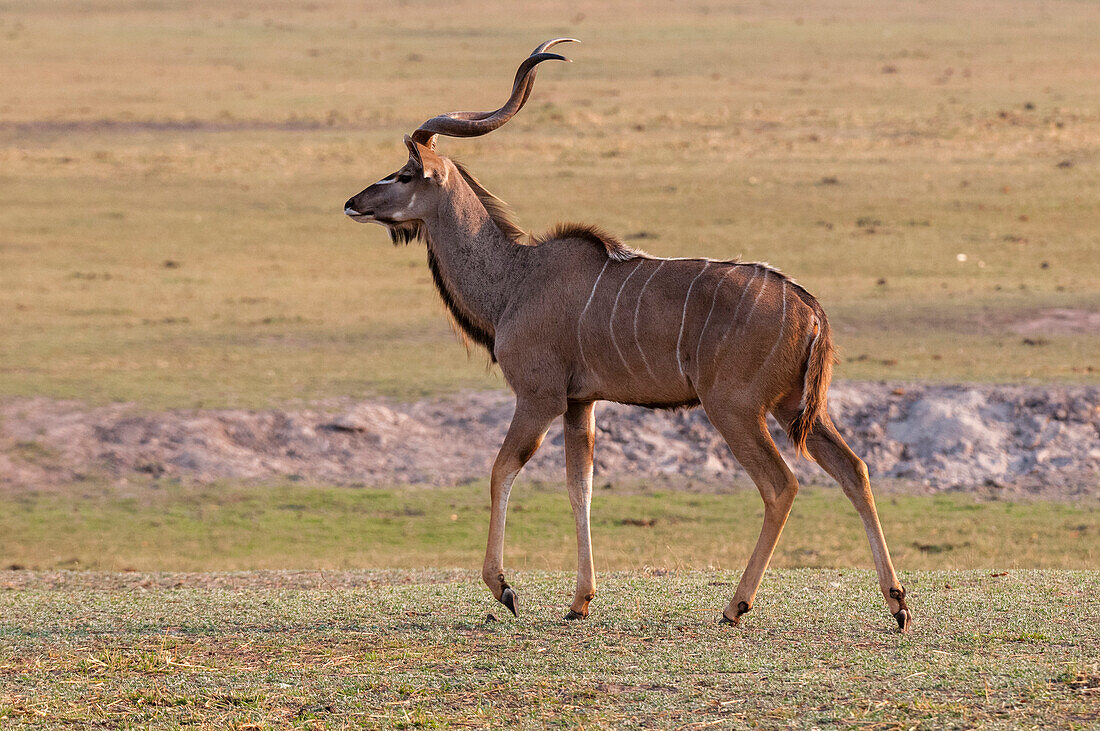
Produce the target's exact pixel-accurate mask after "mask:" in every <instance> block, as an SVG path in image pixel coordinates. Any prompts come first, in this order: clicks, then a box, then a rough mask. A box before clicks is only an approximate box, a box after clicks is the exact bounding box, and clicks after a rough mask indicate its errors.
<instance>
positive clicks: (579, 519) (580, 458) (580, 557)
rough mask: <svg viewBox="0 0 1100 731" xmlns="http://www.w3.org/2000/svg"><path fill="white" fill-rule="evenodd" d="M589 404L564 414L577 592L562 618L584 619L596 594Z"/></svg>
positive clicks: (592, 442) (574, 406)
mask: <svg viewBox="0 0 1100 731" xmlns="http://www.w3.org/2000/svg"><path fill="white" fill-rule="evenodd" d="M593 411H594V409H593V404H592V403H591V402H588V403H577V402H571V403H570V404H569V408H568V409H567V410H566V412H565V419H564V421H565V479H566V483H567V487H568V489H569V502H570V504H571V505H572V506H573V519H574V520H575V521H576V524H577V591H576V593H575V594H574V595H573V604H572V605H571V606H570V608H569V614H567V615H565V618H566V619H584V618H585V617H587V616H588V603H589V602H590V601H592V597H593V596H595V594H596V571H595V569H594V568H593V567H592V536H591V533H590V531H589V508H590V506H591V504H592V451H593V449H594V447H595V443H596V420H595V417H594V415H593Z"/></svg>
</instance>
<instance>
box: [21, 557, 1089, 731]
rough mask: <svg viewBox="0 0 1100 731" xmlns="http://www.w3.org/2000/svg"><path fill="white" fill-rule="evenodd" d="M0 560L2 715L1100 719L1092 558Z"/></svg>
mask: <svg viewBox="0 0 1100 731" xmlns="http://www.w3.org/2000/svg"><path fill="white" fill-rule="evenodd" d="M514 578H515V580H516V583H517V585H518V586H519V587H520V590H521V592H522V594H521V597H522V601H523V604H522V613H521V615H520V618H519V619H518V620H513V619H511V618H510V617H505V618H504V619H503V620H502V621H497V622H487V621H485V617H486V614H487V612H488V611H494V612H496V611H497V610H498V609H499V607H498V606H496V605H494V604H493V603H492V600H491V598H490V597H488V595H487V593H486V592H485V591H484V590H483V589H482V588H481V587H480V585H479V583H478V580H477V577H476V575H475V573H474V572H470V573H467V574H460V575H456V574H454V573H453V572H449V573H446V572H419V573H401V572H351V573H334V574H322V573H316V574H311V575H303V574H289V573H278V572H275V573H260V574H228V575H227V574H207V575H201V576H195V575H180V574H153V575H146V574H124V575H120V574H61V575H57V574H52V575H51V574H45V575H32V576H28V575H26V574H25V573H14V574H2V573H0V584H6V585H7V586H8V588H9V590H7V591H0V724H3V726H4V727H5V728H8V727H28V728H54V727H58V726H80V727H83V726H92V725H96V726H107V727H118V728H137V727H140V728H178V727H181V726H200V727H217V728H227V727H235V728H250V729H254V728H285V727H294V728H349V727H364V728H377V729H399V728H404V729H408V728H486V727H492V728H501V727H508V728H530V729H542V728H563V729H581V728H584V729H605V728H606V729H629V728H670V729H671V728H677V729H694V728H710V727H714V728H730V727H735V728H743V727H764V728H804V729H810V728H836V727H843V728H862V727H870V728H877V729H911V728H919V729H955V728H958V729H963V728H976V727H978V728H1039V727H1043V728H1066V729H1073V728H1077V729H1084V728H1094V727H1095V724H1096V723H1097V722H1098V721H1100V714H1098V709H1097V705H1096V702H1095V701H1096V689H1097V684H1098V682H1100V667H1098V665H1097V657H1098V651H1100V647H1098V640H1097V636H1096V632H1095V627H1094V626H1093V623H1092V622H1091V621H1090V615H1089V612H1090V607H1091V606H1092V604H1091V602H1092V601H1093V597H1095V596H1096V595H1097V593H1098V592H1100V572H1096V571H1089V572H1068V571H1012V572H1009V573H1007V574H1000V573H998V574H996V575H991V574H990V572H989V571H963V572H955V571H953V572H920V571H906V572H903V579H904V581H905V582H906V584H907V585H908V588H909V591H910V596H911V597H912V605H913V607H914V611H915V616H916V622H917V624H916V625H915V632H914V633H912V634H910V635H906V636H902V635H898V634H896V633H895V632H893V631H891V630H889V629H888V627H889V625H891V624H893V620H892V619H891V618H890V617H889V615H888V614H886V612H885V610H884V609H883V607H882V606H881V604H882V597H881V595H879V592H878V588H877V585H876V583H875V581H874V578H873V575H872V574H871V573H870V572H868V571H851V570H835V569H828V570H826V569H814V570H808V569H804V570H777V571H772V572H770V573H769V574H768V575H767V576H766V577H765V579H764V583H763V586H762V588H761V591H760V594H759V596H758V601H757V606H756V608H755V611H754V612H753V613H752V614H750V615H748V616H747V617H746V620H745V623H744V624H743V626H741V627H738V628H736V629H734V628H730V627H724V626H719V625H717V624H715V622H714V619H715V618H716V617H717V613H718V611H719V610H720V609H721V606H722V605H723V604H724V603H725V600H726V598H727V595H728V594H729V592H730V591H731V586H730V585H731V583H733V582H736V580H737V576H736V573H734V572H730V571H701V572H673V573H671V574H666V575H660V576H654V575H647V574H645V573H637V572H635V573H616V574H613V575H610V576H605V577H604V578H603V583H602V585H601V592H600V594H599V596H598V597H597V599H596V601H595V603H594V604H593V613H592V615H591V616H590V618H589V619H588V620H587V621H586V622H583V623H576V622H572V623H570V622H564V621H561V620H560V617H561V615H562V614H563V613H564V611H565V608H566V607H567V604H568V601H569V598H570V597H571V595H572V586H571V581H572V577H571V576H570V575H568V574H566V573H540V572H522V573H519V574H517V575H516V576H515V577H514Z"/></svg>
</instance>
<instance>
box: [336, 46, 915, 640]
mask: <svg viewBox="0 0 1100 731" xmlns="http://www.w3.org/2000/svg"><path fill="white" fill-rule="evenodd" d="M558 42H560V41H558ZM554 43H555V42H548V43H547V44H543V45H542V46H540V47H539V48H538V49H536V51H535V53H534V54H532V56H531V58H529V59H528V60H527V61H525V63H524V66H521V68H520V72H519V73H518V74H517V77H516V81H515V84H514V86H513V94H512V98H511V99H509V103H508V104H506V105H505V107H502V108H501V110H498V111H497V112H493V113H455V114H453V115H444V116H442V117H436V118H434V119H433V120H429V122H427V123H425V125H424V126H422V128H421V129H420V130H418V131H417V133H416V134H415V135H414V136H413V137H412V138H406V143H407V145H408V147H409V152H410V157H409V162H408V163H407V164H406V166H405V167H404V168H402V169H401V170H399V171H398V172H397V173H394V174H393V175H391V176H388V177H387V178H384V179H383V180H381V181H379V182H378V183H376V184H375V185H372V186H371V187H369V188H367V189H366V190H364V191H363V192H362V193H360V194H359V195H357V196H355V197H354V198H352V199H351V200H349V201H348V202H347V204H346V206H345V212H346V213H347V214H348V215H349V216H352V217H353V218H355V219H356V220H360V221H365V222H375V223H381V224H383V225H385V226H386V227H387V228H389V230H390V232H391V236H392V237H393V239H394V241H395V242H398V241H405V242H408V241H409V240H411V239H413V238H423V239H424V240H425V242H426V244H427V249H428V261H429V266H430V268H431V271H432V275H433V278H434V280H435V284H436V286H437V288H438V289H439V292H440V295H441V296H442V298H443V300H444V302H445V303H446V305H447V307H448V309H449V311H450V313H451V315H452V318H453V319H454V322H455V324H456V326H457V327H458V329H459V331H460V332H462V333H463V334H464V335H465V336H466V337H468V338H469V339H470V340H473V341H474V342H476V343H479V344H480V345H482V346H484V347H485V348H486V349H487V350H488V351H489V353H490V355H491V357H492V358H493V360H494V361H496V362H497V363H498V364H499V365H500V369H501V372H502V373H503V375H504V377H505V379H506V380H507V382H508V385H509V386H510V387H511V388H512V390H513V391H514V392H515V394H516V411H515V415H514V416H513V419H512V423H511V426H510V427H509V430H508V435H507V437H506V438H505V441H504V444H503V446H502V447H501V449H500V452H499V454H498V456H497V459H496V462H495V464H494V467H493V472H492V478H491V498H492V508H491V515H490V526H489V540H488V546H487V550H486V557H485V563H484V566H483V577H484V579H485V581H486V583H487V584H488V586H489V588H490V589H491V590H492V591H493V595H494V596H495V597H496V598H497V599H498V600H499V601H501V602H502V603H504V604H505V605H506V606H507V607H508V608H509V609H511V610H512V611H513V612H515V611H516V593H515V590H514V589H513V588H512V587H510V586H509V585H508V583H507V582H506V581H505V578H504V573H503V555H504V526H505V517H506V512H507V502H508V495H509V492H510V489H511V485H512V482H513V480H514V479H515V477H516V475H517V474H518V472H519V471H520V469H521V468H522V467H523V465H524V464H525V463H526V462H527V460H528V459H530V457H531V456H532V455H533V454H534V452H535V451H536V450H537V449H538V447H539V444H540V443H541V441H542V439H543V436H544V435H545V433H546V431H547V428H548V427H549V425H550V423H551V422H552V421H553V420H554V419H556V418H558V417H563V419H564V426H565V450H566V471H567V482H568V489H569V497H570V502H571V503H572V505H573V510H574V516H575V518H576V525H577V546H578V577H577V578H578V580H577V590H576V594H575V596H574V600H573V603H572V606H571V608H570V612H569V615H568V616H569V617H570V618H580V617H585V616H587V614H588V606H589V602H590V601H591V599H592V597H593V595H594V593H595V572H594V569H593V565H592V553H591V541H590V535H589V517H588V515H589V505H590V500H591V490H592V451H593V446H594V436H595V422H594V419H593V408H592V407H593V404H594V402H596V401H601V400H608V401H617V402H620V403H627V404H638V405H642V406H649V407H658V408H668V407H679V406H694V405H702V407H703V408H704V410H705V411H706V414H707V416H708V418H709V419H710V421H711V422H712V423H713V424H714V426H715V427H716V428H717V429H718V430H719V431H720V432H721V434H722V435H723V437H724V438H725V439H726V441H727V443H728V444H729V446H730V449H731V450H732V451H733V453H734V456H735V457H737V459H738V461H739V462H740V463H741V464H742V465H743V466H744V467H745V469H746V471H747V472H748V473H749V475H750V476H751V477H752V479H753V481H754V482H755V483H756V485H757V487H758V489H759V490H760V494H761V496H762V497H763V499H764V504H765V517H764V525H763V528H762V530H761V533H760V537H759V539H758V542H757V545H756V548H755V550H754V551H753V554H752V557H751V558H750V560H749V563H748V566H747V567H746V569H745V572H744V574H743V576H742V578H741V582H740V584H739V585H738V587H737V590H736V592H735V593H734V596H733V599H732V600H731V601H730V603H729V605H728V606H727V608H726V610H725V611H724V612H723V618H724V619H725V620H727V621H730V622H736V621H737V620H738V618H739V617H740V616H741V615H742V614H744V613H746V612H747V611H749V609H751V607H752V605H753V599H754V597H755V594H756V590H757V587H758V586H759V584H760V580H761V578H762V576H763V573H764V571H765V569H766V568H767V564H768V561H769V560H770V558H771V555H772V552H773V550H774V548H775V545H776V543H777V542H778V540H779V535H780V532H781V531H782V528H783V524H784V523H785V522H786V519H787V516H788V514H789V513H790V509H791V504H792V502H793V500H794V496H795V494H796V493H797V491H798V482H797V480H796V479H795V477H794V475H793V474H792V473H791V471H790V469H789V468H788V467H787V465H786V464H785V463H784V461H783V459H782V458H781V457H780V455H779V452H778V450H777V449H776V447H775V444H774V443H773V441H772V440H771V437H770V436H769V434H768V431H767V429H766V426H765V419H766V416H767V414H768V413H769V412H771V413H772V414H774V415H775V417H776V418H777V419H778V420H779V421H780V423H782V424H783V425H784V426H785V428H786V429H787V432H788V434H789V435H790V437H791V439H792V440H793V441H794V442H795V444H796V445H797V446H798V448H799V450H800V451H802V450H808V452H809V453H810V454H811V455H813V457H814V458H815V459H816V460H817V461H818V462H819V463H820V464H821V466H822V467H823V468H824V469H825V470H826V471H827V472H828V473H829V474H830V475H832V476H833V477H834V478H835V479H836V480H837V481H838V482H839V483H840V484H841V486H842V487H843V488H844V491H845V493H846V494H847V495H848V496H849V498H851V499H852V502H853V504H854V505H855V507H856V509H857V511H858V512H859V514H860V517H861V518H862V519H863V522H864V526H865V528H866V531H867V535H868V538H869V540H870V544H871V549H872V554H873V556H874V559H875V565H876V569H877V570H878V575H879V583H880V586H881V589H882V591H883V594H884V596H885V598H886V601H887V603H888V605H889V607H890V610H891V612H892V613H894V615H895V617H896V618H897V621H898V625H899V627H900V628H901V629H903V630H906V629H908V627H909V623H910V619H911V618H910V614H909V611H908V608H907V607H906V605H905V599H904V597H905V591H904V589H903V588H902V587H901V585H900V583H898V580H897V577H896V575H895V573H894V569H893V567H892V565H891V563H890V557H889V551H888V549H887V547H886V542H885V540H884V539H883V537H882V531H881V528H880V527H879V523H878V517H877V515H876V513H875V506H874V499H873V497H872V496H871V491H870V484H869V482H868V478H867V470H866V467H865V466H864V464H863V462H862V461H861V460H860V459H859V458H858V457H857V456H856V455H855V454H853V453H852V451H851V450H850V449H849V448H848V446H847V445H846V444H845V443H844V440H843V439H842V438H841V437H840V435H839V433H837V431H836V429H835V427H834V426H833V424H832V422H831V421H830V420H829V416H828V413H827V411H826V409H825V400H826V394H827V390H828V383H829V376H830V370H831V366H832V362H833V358H834V356H833V349H832V343H831V338H830V332H829V323H828V319H827V318H826V316H825V313H824V312H823V311H822V309H821V306H820V305H819V304H818V302H817V301H816V300H815V299H814V298H813V297H812V296H811V295H810V294H809V293H808V292H806V291H805V290H804V289H803V288H802V287H800V286H799V285H798V284H796V283H795V282H793V281H792V280H791V279H789V278H788V277H786V276H785V275H783V274H781V273H780V272H778V271H776V270H774V269H772V268H771V267H768V266H767V265H764V264H751V263H741V262H736V261H713V260H708V259H659V258H655V257H651V256H648V255H646V254H644V253H642V252H638V251H633V250H631V249H630V248H628V247H626V246H625V245H623V244H622V243H621V242H619V241H618V240H616V239H614V238H613V237H612V236H610V235H608V234H606V233H604V232H602V231H600V230H598V229H595V228H592V227H586V226H561V227H559V228H558V229H556V230H555V231H553V232H551V233H550V234H548V235H547V236H545V237H542V238H540V239H535V240H529V239H527V238H526V237H525V235H524V234H523V233H522V231H520V229H519V228H518V226H516V225H515V223H514V222H513V221H512V220H511V218H510V217H509V215H508V213H507V209H506V207H505V206H504V205H503V203H501V202H500V201H499V200H498V199H496V198H495V197H494V196H492V194H490V193H488V192H487V191H486V190H485V189H484V188H483V187H482V186H481V185H480V184H479V183H478V182H477V181H476V180H475V179H474V178H473V177H472V176H471V175H470V174H469V173H468V172H467V171H466V170H465V169H463V168H462V167H461V166H459V165H458V164H457V163H455V162H453V161H452V160H449V159H447V158H445V157H442V156H439V155H437V154H436V153H435V152H434V139H435V134H452V135H455V136H469V135H471V134H484V133H485V132H486V131H489V130H490V129H495V127H497V126H500V124H503V122H504V121H507V118H508V117H510V116H511V115H512V114H514V113H515V112H516V111H518V109H519V107H521V106H522V103H523V101H524V100H525V99H526V96H527V95H528V94H529V93H530V90H531V85H532V83H533V77H534V67H535V65H536V64H537V63H538V62H540V61H543V60H547V59H548V58H560V57H559V56H556V55H554V54H548V53H543V51H545V49H546V48H548V47H550V46H551V45H554ZM502 120H503V121H502Z"/></svg>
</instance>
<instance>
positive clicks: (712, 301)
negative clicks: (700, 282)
mask: <svg viewBox="0 0 1100 731" xmlns="http://www.w3.org/2000/svg"><path fill="white" fill-rule="evenodd" d="M732 271H733V269H730V270H729V271H727V272H726V273H725V274H723V275H722V277H721V278H720V279H719V280H718V284H716V285H714V296H713V297H711V298H710V311H709V312H708V313H707V319H706V320H704V321H703V329H702V330H700V331H699V341H698V342H697V343H696V344H695V367H696V368H698V367H699V349H700V348H702V347H703V334H704V333H705V332H706V331H707V325H709V324H710V316H711V315H713V314H714V306H715V305H716V304H718V290H720V289H722V285H723V284H725V283H726V279H727V278H728V277H729V275H730V272H732Z"/></svg>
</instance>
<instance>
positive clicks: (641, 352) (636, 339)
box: [634, 259, 667, 378]
mask: <svg viewBox="0 0 1100 731" xmlns="http://www.w3.org/2000/svg"><path fill="white" fill-rule="evenodd" d="M665 261H667V260H666V259H662V260H661V263H660V264H658V265H657V268H656V269H654V270H653V273H652V274H650V275H649V279H647V280H645V284H643V285H642V288H641V290H640V291H639V292H638V304H637V305H635V306H634V345H635V347H637V348H638V353H640V354H641V356H642V363H643V364H645V369H646V370H647V371H649V375H651V376H653V377H654V378H656V377H657V374H656V373H654V372H653V369H652V368H650V367H649V360H648V359H647V358H646V357H645V351H644V350H642V344H641V343H640V342H638V312H640V311H641V309H642V295H644V294H645V288H646V287H648V286H649V283H650V281H652V279H653V278H654V277H655V276H657V272H659V271H661V267H663V266H664V265H665Z"/></svg>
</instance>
